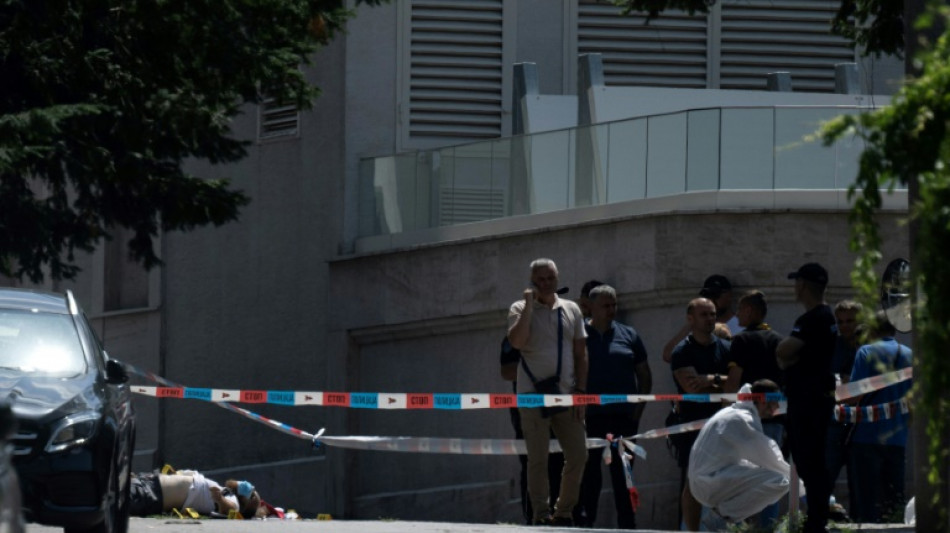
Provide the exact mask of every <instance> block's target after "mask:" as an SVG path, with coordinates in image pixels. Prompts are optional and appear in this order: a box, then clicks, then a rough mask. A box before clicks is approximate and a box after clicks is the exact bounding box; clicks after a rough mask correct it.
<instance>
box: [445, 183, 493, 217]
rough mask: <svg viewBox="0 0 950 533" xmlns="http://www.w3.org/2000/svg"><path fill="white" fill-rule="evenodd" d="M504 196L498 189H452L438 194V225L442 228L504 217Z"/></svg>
mask: <svg viewBox="0 0 950 533" xmlns="http://www.w3.org/2000/svg"><path fill="white" fill-rule="evenodd" d="M505 214H506V210H505V194H504V192H502V191H500V190H498V189H476V188H464V187H461V188H460V187H454V188H451V189H441V191H440V192H439V223H440V224H441V225H443V226H448V225H452V224H463V223H465V222H478V221H479V220H491V219H493V218H501V217H503V216H505Z"/></svg>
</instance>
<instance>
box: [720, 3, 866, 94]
mask: <svg viewBox="0 0 950 533" xmlns="http://www.w3.org/2000/svg"><path fill="white" fill-rule="evenodd" d="M839 5H840V1H839V0H743V1H741V2H722V50H721V69H720V86H721V87H722V88H724V89H764V88H765V83H766V74H768V73H769V72H778V71H786V72H790V73H791V76H792V87H793V88H794V89H795V90H796V91H815V92H833V91H834V89H835V71H834V64H835V63H844V62H852V61H854V51H853V50H852V48H851V47H850V46H849V45H848V42H847V40H845V39H844V38H842V37H838V36H836V35H832V34H831V20H832V18H834V15H835V12H836V11H837V8H838V6H839Z"/></svg>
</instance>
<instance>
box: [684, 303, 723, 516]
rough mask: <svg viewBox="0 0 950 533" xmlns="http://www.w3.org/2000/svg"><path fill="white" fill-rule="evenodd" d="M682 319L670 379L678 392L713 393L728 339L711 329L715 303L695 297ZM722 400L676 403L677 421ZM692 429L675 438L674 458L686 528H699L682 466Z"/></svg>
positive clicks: (697, 508) (701, 415) (697, 416)
mask: <svg viewBox="0 0 950 533" xmlns="http://www.w3.org/2000/svg"><path fill="white" fill-rule="evenodd" d="M686 321H687V323H688V324H689V329H690V334H689V336H687V337H686V338H685V339H683V340H682V341H681V342H680V343H679V344H677V345H676V347H675V348H673V355H672V361H670V368H671V369H672V370H673V381H675V382H676V390H677V391H678V392H679V393H680V394H717V393H722V392H723V388H722V386H723V384H724V382H725V379H726V378H727V377H728V376H727V374H728V373H729V367H728V366H727V364H728V361H729V349H730V344H729V341H726V340H723V339H721V338H719V337H717V336H715V335H713V332H714V331H715V329H716V306H715V304H713V302H712V301H711V300H709V299H706V298H695V299H693V300H692V301H690V302H689V305H688V306H687V307H686ZM720 408H722V404H721V403H718V402H715V403H711V402H687V401H683V402H680V403H679V406H678V409H679V419H680V422H691V421H694V420H703V419H706V418H709V417H711V416H712V415H714V414H716V411H718V410H719V409H720ZM696 436H697V433H696V432H691V433H684V434H682V435H679V436H678V437H677V439H676V441H674V442H676V450H677V459H678V462H679V466H680V470H681V475H680V488H681V490H682V498H681V500H680V501H681V509H682V515H683V520H684V521H685V522H686V527H687V529H688V530H690V531H699V519H700V515H701V513H702V506H701V505H700V504H699V502H697V501H696V499H695V498H694V497H693V495H692V494H691V493H690V492H689V487H688V486H687V485H686V470H687V468H689V455H690V450H691V449H692V446H693V443H694V442H696Z"/></svg>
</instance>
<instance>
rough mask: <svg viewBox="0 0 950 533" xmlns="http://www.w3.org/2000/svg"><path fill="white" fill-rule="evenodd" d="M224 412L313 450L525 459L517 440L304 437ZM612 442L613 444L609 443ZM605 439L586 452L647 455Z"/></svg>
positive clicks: (553, 447) (626, 442)
mask: <svg viewBox="0 0 950 533" xmlns="http://www.w3.org/2000/svg"><path fill="white" fill-rule="evenodd" d="M226 405H227V409H228V410H230V411H233V412H235V413H237V414H240V415H242V416H244V417H246V418H249V419H251V420H255V421H257V422H261V423H263V424H265V425H268V426H270V427H272V428H274V429H276V430H278V431H281V432H283V433H286V434H288V435H291V436H294V437H298V438H301V439H305V440H309V441H311V442H312V443H313V444H314V445H315V446H319V445H324V446H332V447H336V448H347V449H351V450H373V451H385V452H408V453H445V454H457V455H525V454H526V453H527V451H526V448H525V443H524V441H523V440H517V439H461V438H440V437H377V436H349V437H334V436H329V435H325V434H324V433H325V430H324V429H320V430H319V431H318V432H317V433H316V434H311V433H307V432H306V431H303V430H301V429H297V428H295V427H293V426H289V425H287V424H284V423H283V422H279V421H277V420H274V419H272V418H268V417H265V416H263V415H260V414H258V413H255V412H253V411H249V410H247V409H244V408H241V407H238V406H236V405H231V404H226ZM611 440H612V441H613V442H611ZM611 440H608V439H594V438H588V439H587V448H588V449H595V448H605V447H609V446H611V445H615V446H616V445H617V443H618V442H620V443H622V444H623V446H624V447H625V448H627V449H628V450H630V451H632V452H633V453H635V454H636V455H638V456H640V457H642V458H644V459H646V457H647V452H646V450H645V449H643V447H642V446H639V445H637V444H636V443H634V442H633V441H632V439H629V438H624V437H617V438H613V437H612V436H611ZM548 451H549V452H551V453H557V452H560V451H561V446H560V444H559V443H558V441H557V440H553V439H552V440H551V441H550V443H549V445H548Z"/></svg>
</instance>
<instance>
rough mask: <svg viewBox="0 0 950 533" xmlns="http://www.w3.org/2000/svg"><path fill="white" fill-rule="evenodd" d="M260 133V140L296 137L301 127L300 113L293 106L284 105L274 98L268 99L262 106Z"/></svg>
mask: <svg viewBox="0 0 950 533" xmlns="http://www.w3.org/2000/svg"><path fill="white" fill-rule="evenodd" d="M260 112H261V116H260V131H259V132H258V138H260V139H273V138H276V137H290V136H296V135H297V132H298V129H299V126H300V112H299V111H298V109H297V106H295V105H293V104H284V103H282V102H278V101H277V100H275V99H274V98H266V99H265V100H264V101H263V102H261V105H260Z"/></svg>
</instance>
